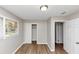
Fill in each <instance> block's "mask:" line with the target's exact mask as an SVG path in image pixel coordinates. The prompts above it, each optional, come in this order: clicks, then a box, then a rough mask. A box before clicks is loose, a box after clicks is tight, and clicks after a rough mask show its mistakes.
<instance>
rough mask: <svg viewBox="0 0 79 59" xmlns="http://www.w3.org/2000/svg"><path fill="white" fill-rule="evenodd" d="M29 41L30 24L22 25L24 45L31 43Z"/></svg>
mask: <svg viewBox="0 0 79 59" xmlns="http://www.w3.org/2000/svg"><path fill="white" fill-rule="evenodd" d="M31 39H32V26H31V23H24V40H25V43H31Z"/></svg>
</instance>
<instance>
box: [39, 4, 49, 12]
mask: <svg viewBox="0 0 79 59" xmlns="http://www.w3.org/2000/svg"><path fill="white" fill-rule="evenodd" d="M47 9H48V6H47V5H42V6H40V10H41V11H46V10H47Z"/></svg>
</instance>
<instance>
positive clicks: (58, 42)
mask: <svg viewBox="0 0 79 59" xmlns="http://www.w3.org/2000/svg"><path fill="white" fill-rule="evenodd" d="M58 48H60V49H63V22H55V50H57V49H58Z"/></svg>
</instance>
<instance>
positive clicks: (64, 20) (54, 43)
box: [53, 20, 65, 51]
mask: <svg viewBox="0 0 79 59" xmlns="http://www.w3.org/2000/svg"><path fill="white" fill-rule="evenodd" d="M53 22H54V33H53V34H54V51H55V48H56V47H55V23H56V22H62V23H63V24H64V22H65V20H54V21H53ZM63 43H64V42H63Z"/></svg>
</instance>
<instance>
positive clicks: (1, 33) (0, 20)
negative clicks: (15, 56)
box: [0, 17, 5, 39]
mask: <svg viewBox="0 0 79 59" xmlns="http://www.w3.org/2000/svg"><path fill="white" fill-rule="evenodd" d="M3 22H4V20H3V18H2V17H0V39H4V35H5V34H4V31H5V30H4V23H3Z"/></svg>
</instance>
